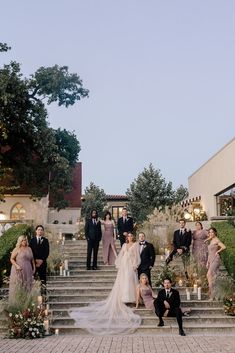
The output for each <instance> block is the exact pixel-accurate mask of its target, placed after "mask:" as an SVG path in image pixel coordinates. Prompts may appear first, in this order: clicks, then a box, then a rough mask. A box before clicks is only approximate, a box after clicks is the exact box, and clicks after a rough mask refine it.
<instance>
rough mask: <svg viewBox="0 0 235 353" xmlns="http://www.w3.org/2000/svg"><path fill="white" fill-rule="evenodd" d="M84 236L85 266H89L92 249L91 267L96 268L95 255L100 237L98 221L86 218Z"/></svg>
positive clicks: (96, 254)
mask: <svg viewBox="0 0 235 353" xmlns="http://www.w3.org/2000/svg"><path fill="white" fill-rule="evenodd" d="M85 236H86V240H87V268H88V269H90V267H91V255H92V251H93V268H97V256H98V250H99V242H100V241H101V238H102V231H101V223H100V221H97V220H96V221H95V222H93V219H92V218H90V219H87V220H86V224H85Z"/></svg>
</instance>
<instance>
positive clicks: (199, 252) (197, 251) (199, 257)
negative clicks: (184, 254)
mask: <svg viewBox="0 0 235 353" xmlns="http://www.w3.org/2000/svg"><path fill="white" fill-rule="evenodd" d="M195 226H196V230H194V231H193V237H192V238H193V247H192V255H193V257H194V260H195V261H196V263H197V265H199V266H206V263H207V259H208V246H207V244H206V243H205V240H206V239H207V238H208V232H207V231H206V230H205V229H203V226H202V224H201V222H196V223H195Z"/></svg>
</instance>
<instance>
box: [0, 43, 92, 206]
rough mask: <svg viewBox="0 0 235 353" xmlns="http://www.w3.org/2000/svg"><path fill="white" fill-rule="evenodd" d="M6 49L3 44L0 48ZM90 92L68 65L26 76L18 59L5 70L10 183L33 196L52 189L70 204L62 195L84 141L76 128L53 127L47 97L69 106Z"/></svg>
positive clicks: (1, 77) (5, 163)
mask: <svg viewBox="0 0 235 353" xmlns="http://www.w3.org/2000/svg"><path fill="white" fill-rule="evenodd" d="M7 49H8V47H7V45H6V44H2V45H1V46H0V51H6V50H7ZM87 96H88V90H87V89H85V88H83V85H82V81H81V79H80V77H79V76H78V75H77V74H69V72H68V68H67V67H66V66H63V67H59V66H57V65H55V66H53V67H49V68H44V67H41V68H40V69H39V70H37V71H36V73H35V74H34V75H32V76H31V77H30V78H27V79H26V78H23V75H22V73H21V71H20V65H19V64H18V63H16V62H11V63H10V64H9V65H4V67H3V68H2V69H0V151H1V154H0V167H1V170H7V171H8V173H9V171H11V172H10V176H9V175H8V180H9V179H10V181H11V184H12V185H14V186H16V187H22V186H26V185H27V192H28V193H30V194H31V195H32V197H35V198H40V197H42V196H44V195H45V194H47V193H48V190H49V189H50V191H51V193H52V194H53V200H54V205H55V207H57V208H58V209H60V208H61V207H65V206H66V203H65V202H64V200H63V194H64V192H69V191H70V190H71V178H72V168H73V166H74V164H75V163H76V161H77V159H78V154H79V151H80V145H79V142H78V140H77V138H76V136H75V134H74V132H69V131H67V130H61V129H58V130H54V129H52V128H50V127H49V123H48V120H47V118H48V114H47V110H46V106H45V104H44V101H45V102H46V103H47V104H51V103H52V102H57V103H58V105H64V106H66V107H68V106H69V105H73V104H74V103H75V102H76V101H77V100H80V99H81V98H83V97H87Z"/></svg>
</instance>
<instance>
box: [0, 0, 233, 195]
mask: <svg viewBox="0 0 235 353" xmlns="http://www.w3.org/2000/svg"><path fill="white" fill-rule="evenodd" d="M0 33H1V41H2V42H7V43H8V44H9V45H10V46H11V47H12V50H11V51H10V52H9V53H6V54H3V55H1V56H0V64H1V66H2V64H3V63H8V62H9V61H10V60H11V59H12V60H16V61H18V62H20V63H22V71H23V73H24V74H25V75H26V76H27V75H29V74H31V73H33V72H34V71H35V70H36V69H37V68H39V67H40V66H52V65H54V64H58V65H68V66H69V70H70V72H76V73H78V74H79V75H80V77H81V78H82V79H83V83H84V87H85V88H88V89H89V90H90V97H89V98H88V99H83V100H82V101H80V102H78V103H77V104H76V105H74V106H73V107H70V108H68V109H66V108H61V107H60V108H59V107H57V106H56V105H53V106H50V108H49V121H50V125H51V126H52V127H54V128H58V127H61V128H66V129H68V130H74V131H75V133H76V135H77V137H78V139H79V141H80V143H81V147H82V151H81V153H80V156H79V160H80V161H82V163H83V188H85V187H86V186H87V185H88V184H89V183H90V181H93V182H94V183H95V184H96V185H99V186H100V187H102V188H103V189H104V190H105V192H106V193H109V194H119V193H121V194H123V193H125V191H126V189H127V188H128V187H129V185H130V183H131V182H132V181H133V180H134V179H135V178H136V177H137V175H138V174H139V173H140V172H141V171H142V170H143V168H144V167H146V166H148V165H149V163H150V162H152V163H153V165H154V166H155V167H156V168H159V169H160V170H161V172H162V174H163V176H164V177H165V178H166V180H167V181H172V182H173V185H174V187H178V186H179V185H180V184H184V185H185V186H187V178H188V176H189V175H191V174H192V173H193V172H194V171H195V170H196V169H197V168H198V167H200V165H202V164H203V163H204V162H205V161H206V160H207V159H209V158H210V157H211V156H212V155H213V154H214V153H215V152H217V150H218V149H220V148H221V147H222V146H223V145H224V144H226V143H227V142H228V141H229V140H231V139H232V138H233V137H234V135H235V133H234V128H235V118H234V108H235V107H234V104H235V99H234V95H235V2H234V1H233V0H223V1H221V0H219V1H218V0H206V1H205V0H194V1H193V0H192V1H188V0H177V1H176V0H165V1H163V0H145V1H143V0H118V1H115V0H93V1H92V0H86V1H84V0H83V1H81V0H66V1H65V0H50V1H48V0H40V1H37V2H36V1H32V0H24V1H18V0H13V1H11V0H9V1H7V2H6V1H5V2H4V4H2V5H1V21H0ZM218 173H219V170H218Z"/></svg>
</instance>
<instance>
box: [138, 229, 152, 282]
mask: <svg viewBox="0 0 235 353" xmlns="http://www.w3.org/2000/svg"><path fill="white" fill-rule="evenodd" d="M139 244H140V260H141V262H140V265H139V267H138V277H140V275H141V273H145V274H146V275H147V276H148V280H149V285H150V286H152V285H151V269H152V268H153V266H154V262H155V256H156V255H155V250H154V247H153V244H151V243H149V242H147V241H146V240H145V234H144V232H140V233H139Z"/></svg>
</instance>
